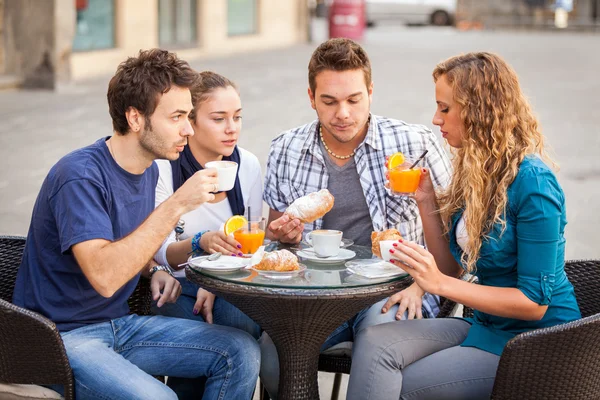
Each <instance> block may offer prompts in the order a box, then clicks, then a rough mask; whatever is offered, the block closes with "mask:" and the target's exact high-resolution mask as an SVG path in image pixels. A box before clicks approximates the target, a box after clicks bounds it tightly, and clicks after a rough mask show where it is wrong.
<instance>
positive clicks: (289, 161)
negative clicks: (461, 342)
mask: <svg viewBox="0 0 600 400" xmlns="http://www.w3.org/2000/svg"><path fill="white" fill-rule="evenodd" d="M308 70H309V73H308V78H309V88H308V96H309V99H310V102H311V106H312V108H313V109H314V110H315V111H316V112H317V117H318V119H317V120H315V121H313V122H311V123H308V124H306V125H303V126H300V127H298V128H294V129H291V130H289V131H286V132H283V133H282V134H280V135H279V136H277V137H276V138H275V139H274V140H273V141H272V143H271V149H270V152H269V158H268V161H267V173H266V177H265V189H264V194H263V199H264V200H265V201H266V202H267V204H268V205H269V207H270V211H269V224H268V229H267V237H268V238H270V239H272V240H279V241H280V242H284V243H298V242H300V241H301V240H302V234H303V233H307V232H310V231H315V230H337V231H341V232H343V236H344V238H347V239H350V240H352V241H353V242H354V243H355V244H358V245H363V246H371V232H372V231H374V230H375V231H383V230H386V229H390V228H396V229H398V231H400V233H401V234H402V236H403V237H404V238H405V239H407V240H410V241H415V242H417V243H420V244H424V238H423V228H422V224H421V220H420V217H419V212H418V209H417V205H416V203H415V201H414V200H412V199H411V198H409V197H406V196H403V197H397V196H393V195H391V194H389V193H387V192H386V189H385V187H384V184H385V180H386V178H385V172H386V166H385V162H386V156H390V155H392V154H394V153H396V152H401V153H403V154H405V155H406V156H408V157H415V158H416V157H419V156H420V155H421V154H423V152H424V151H426V150H427V151H428V153H427V157H425V158H424V160H423V164H422V165H423V166H424V168H427V169H429V170H430V173H431V178H432V181H433V183H434V184H435V185H436V186H445V185H447V184H448V183H449V180H450V175H451V164H450V161H449V159H448V157H447V155H446V154H445V152H444V151H443V149H442V148H441V146H440V144H439V143H438V141H437V138H436V137H435V135H434V134H433V133H432V132H431V130H429V129H428V128H427V127H425V126H423V125H411V124H407V123H405V122H402V121H399V120H394V119H389V118H384V117H379V116H376V115H373V114H371V113H370V105H371V100H372V95H373V82H372V81H371V64H370V61H369V57H368V55H367V54H366V52H365V51H364V49H363V48H362V47H361V46H360V45H359V44H357V43H356V42H354V41H352V40H349V39H343V38H337V39H330V40H328V41H326V42H324V43H322V44H321V45H320V46H319V47H318V48H317V49H316V50H315V51H314V53H313V55H312V57H311V60H310V62H309V66H308ZM324 188H326V189H328V190H329V192H331V194H332V195H333V196H334V198H335V202H334V205H333V208H332V209H331V211H329V212H328V213H327V214H326V215H325V216H324V217H323V218H320V219H317V220H316V221H314V222H312V223H307V224H303V223H302V222H301V221H300V220H299V219H297V218H291V217H290V216H289V215H288V214H284V212H285V211H286V209H287V208H288V207H289V206H290V205H291V204H292V202H294V200H296V199H298V198H300V197H302V196H305V195H307V194H309V193H313V192H316V191H318V190H320V189H324ZM422 299H423V300H422ZM438 302H439V300H438V298H437V297H436V296H431V295H429V294H426V293H425V292H424V291H423V290H421V289H420V288H419V287H418V286H417V285H416V284H413V285H412V286H411V287H409V288H408V289H406V290H404V291H402V292H399V293H397V294H396V295H394V296H392V297H390V298H389V299H387V300H383V301H381V302H380V303H377V304H375V305H374V306H372V307H370V308H369V309H366V310H363V311H361V312H360V313H359V314H357V315H356V316H355V317H353V318H352V319H351V320H349V321H347V322H346V323H344V324H343V325H341V326H340V327H338V329H336V330H335V331H334V332H332V334H331V335H330V336H329V338H328V339H327V340H326V342H325V344H324V345H323V347H322V349H323V350H325V349H327V348H329V347H331V346H333V345H335V344H338V343H341V342H343V341H349V340H352V339H353V338H354V336H355V335H356V334H357V333H358V332H359V331H360V330H362V329H364V328H366V327H367V326H371V325H376V324H380V323H385V322H390V321H394V320H395V319H401V318H405V319H406V318H408V319H411V318H415V317H417V318H420V317H422V316H425V317H428V318H433V317H435V315H436V314H437V312H438V311H439V303H438ZM405 311H407V312H406V313H405ZM261 351H262V354H263V359H267V358H265V357H268V359H275V360H276V357H275V358H272V353H273V352H275V351H276V350H275V349H274V346H273V345H272V343H271V342H270V339H269V338H268V336H266V335H263V337H262V338H261ZM277 378H278V366H277V365H272V364H267V363H263V365H261V379H262V381H263V383H264V384H265V387H266V388H267V390H268V391H269V394H270V395H271V397H272V398H274V397H276V392H277Z"/></svg>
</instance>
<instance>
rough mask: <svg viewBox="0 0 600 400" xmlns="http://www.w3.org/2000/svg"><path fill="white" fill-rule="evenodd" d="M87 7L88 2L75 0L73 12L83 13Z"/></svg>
mask: <svg viewBox="0 0 600 400" xmlns="http://www.w3.org/2000/svg"><path fill="white" fill-rule="evenodd" d="M87 6H88V0H75V10H77V11H83V10H85V9H86V8H87Z"/></svg>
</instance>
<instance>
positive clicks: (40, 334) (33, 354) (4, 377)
mask: <svg viewBox="0 0 600 400" xmlns="http://www.w3.org/2000/svg"><path fill="white" fill-rule="evenodd" d="M0 338H1V340H0V382H3V383H21V384H36V385H48V384H62V385H64V386H65V398H66V399H69V398H72V397H73V373H72V371H71V366H70V364H69V360H68V359H67V354H66V351H65V347H64V345H63V341H62V338H61V336H60V334H59V332H58V329H57V328H56V325H55V324H54V323H53V322H52V321H50V320H49V319H48V318H46V317H44V316H42V315H40V314H38V313H35V312H33V311H30V310H27V309H25V308H22V307H18V306H16V305H14V304H12V303H9V302H7V301H4V300H1V299H0Z"/></svg>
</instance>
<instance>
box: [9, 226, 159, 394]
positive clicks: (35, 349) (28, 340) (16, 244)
mask: <svg viewBox="0 0 600 400" xmlns="http://www.w3.org/2000/svg"><path fill="white" fill-rule="evenodd" d="M24 247H25V238H24V237H19V236H0V338H1V339H2V340H0V382H1V383H19V384H35V385H50V384H60V385H63V386H64V389H65V393H64V397H65V400H71V399H74V383H73V373H72V371H71V366H70V365H69V360H68V359H67V355H66V352H65V348H64V345H63V341H62V339H61V337H60V334H59V332H58V330H57V329H56V325H55V324H54V323H53V322H52V321H50V320H49V319H48V318H46V317H44V316H42V315H40V314H38V313H35V312H32V311H29V310H27V309H25V308H21V307H18V306H15V305H14V304H12V303H11V301H12V294H13V288H14V285H15V280H16V277H17V270H18V268H19V265H20V264H21V257H22V255H23V248H24ZM150 302H151V296H150V287H149V284H148V280H147V279H140V284H138V286H137V288H136V290H135V292H134V293H133V295H132V296H131V298H130V299H129V306H130V309H131V312H132V313H136V314H138V315H147V314H149V313H150Z"/></svg>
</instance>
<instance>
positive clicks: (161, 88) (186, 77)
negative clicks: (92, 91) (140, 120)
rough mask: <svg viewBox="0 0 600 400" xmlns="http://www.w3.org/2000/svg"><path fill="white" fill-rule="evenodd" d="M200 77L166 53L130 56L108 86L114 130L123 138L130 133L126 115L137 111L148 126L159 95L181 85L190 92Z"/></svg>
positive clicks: (184, 62)
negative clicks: (131, 109) (128, 112)
mask: <svg viewBox="0 0 600 400" xmlns="http://www.w3.org/2000/svg"><path fill="white" fill-rule="evenodd" d="M197 76H198V74H197V73H196V72H195V71H194V70H193V69H192V68H191V67H190V66H189V64H188V63H187V62H186V61H183V60H180V59H179V58H177V55H175V53H170V52H168V51H166V50H161V49H151V50H144V51H142V50H140V53H139V54H138V56H137V57H129V58H128V59H127V60H125V61H123V62H122V63H121V64H120V65H119V67H118V68H117V72H116V74H115V76H113V78H112V79H111V80H110V83H109V84H108V93H107V94H106V97H107V99H108V111H109V112H110V116H111V117H112V123H113V129H114V130H115V132H117V133H120V134H122V135H125V134H127V132H129V124H128V122H127V118H126V117H125V113H126V112H127V110H128V109H129V108H130V107H134V108H136V109H137V110H138V111H139V112H140V113H141V114H142V115H143V116H144V118H145V120H146V121H147V122H148V123H149V119H150V116H152V114H153V113H154V111H155V110H156V106H157V105H158V101H159V99H160V96H161V95H162V94H164V93H166V92H168V91H169V89H171V87H172V86H178V87H182V88H187V89H189V88H190V87H192V85H193V84H194V81H195V80H196V79H197Z"/></svg>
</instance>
